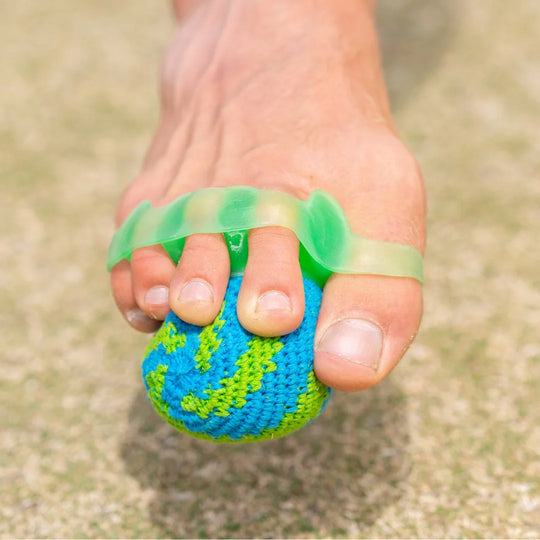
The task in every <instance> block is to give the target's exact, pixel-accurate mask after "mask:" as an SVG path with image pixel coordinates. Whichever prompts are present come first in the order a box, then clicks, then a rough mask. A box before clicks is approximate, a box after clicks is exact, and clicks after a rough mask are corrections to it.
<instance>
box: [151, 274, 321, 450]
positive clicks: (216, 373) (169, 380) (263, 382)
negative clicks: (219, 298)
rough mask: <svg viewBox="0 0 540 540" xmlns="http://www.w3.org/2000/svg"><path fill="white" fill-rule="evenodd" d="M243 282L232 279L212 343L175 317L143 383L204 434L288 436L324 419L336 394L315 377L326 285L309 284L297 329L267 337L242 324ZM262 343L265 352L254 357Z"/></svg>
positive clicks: (154, 347)
mask: <svg viewBox="0 0 540 540" xmlns="http://www.w3.org/2000/svg"><path fill="white" fill-rule="evenodd" d="M241 281H242V278H241V277H234V278H231V280H230V282H229V286H228V288H227V292H226V295H225V301H224V306H223V310H222V312H221V315H220V316H218V319H221V322H219V321H218V319H216V321H218V322H217V323H216V321H215V322H214V326H213V327H211V328H210V329H208V328H209V327H205V328H206V334H205V338H204V339H202V340H201V334H202V333H203V332H204V331H205V329H201V327H198V326H194V325H191V324H187V323H185V322H183V321H182V320H180V319H179V318H178V317H177V316H176V315H175V314H174V313H172V312H171V313H170V314H169V316H168V317H167V319H166V320H165V322H164V323H163V326H162V329H161V330H160V331H159V332H158V334H156V336H155V338H154V340H153V341H152V342H151V343H150V345H149V347H148V349H147V354H146V357H145V359H144V361H143V379H144V381H145V385H146V388H147V391H148V394H149V396H150V398H151V400H152V402H153V403H154V405H155V407H156V409H157V410H158V412H159V413H160V414H161V415H162V416H163V417H164V418H165V419H166V420H167V421H168V422H170V423H171V424H173V425H174V426H175V427H177V428H178V429H180V430H181V431H184V432H187V433H190V434H192V435H194V436H197V437H202V438H207V439H211V440H219V441H227V442H234V441H254V440H262V439H266V438H274V437H278V436H282V435H285V434H286V433H287V432H288V431H290V430H292V429H297V428H298V427H301V426H302V425H304V424H305V423H307V422H309V421H310V420H311V419H313V418H314V417H316V416H317V415H318V414H319V413H320V412H321V411H322V409H323V408H324V406H325V404H326V402H327V400H328V397H329V395H330V389H329V388H327V387H326V386H325V385H323V384H322V383H320V382H319V381H317V380H316V379H315V378H314V374H313V338H314V333H315V325H316V321H317V316H318V313H319V307H320V302H321V296H322V295H321V290H320V288H319V286H318V285H317V284H315V282H313V281H312V280H310V279H307V278H305V279H304V290H305V297H306V310H305V316H304V319H303V321H302V324H301V325H300V327H299V328H298V329H297V330H295V331H294V332H292V333H290V334H288V335H285V336H282V337H280V338H279V339H278V338H260V337H257V336H254V335H253V334H251V333H249V332H247V331H246V330H244V328H243V327H242V326H241V325H240V323H239V322H238V319H237V316H236V299H237V297H238V292H239V289H240V285H241ZM202 342H204V343H212V344H214V345H215V346H216V347H217V350H215V348H214V349H212V350H210V351H209V353H210V354H209V355H208V356H209V358H207V359H206V364H204V362H203V361H200V362H199V366H197V361H196V358H197V351H198V350H199V348H200V346H201V343H202ZM218 342H219V343H218ZM254 342H255V345H252V347H254V349H253V351H256V352H257V355H255V354H252V356H249V357H247V356H246V352H247V351H248V350H249V348H250V346H249V344H250V343H254ZM171 343H173V345H171ZM214 345H212V346H214ZM173 349H174V350H173ZM269 349H272V352H269V353H268V354H267V355H266V356H265V354H266V353H265V352H264V351H267V350H269ZM239 359H240V360H239ZM242 359H243V360H242ZM201 362H202V363H201ZM239 364H242V365H241V366H239ZM246 381H248V383H247V384H246ZM227 386H229V387H228V388H225V387H227ZM208 400H213V401H208ZM209 403H211V405H210V406H208V404H209Z"/></svg>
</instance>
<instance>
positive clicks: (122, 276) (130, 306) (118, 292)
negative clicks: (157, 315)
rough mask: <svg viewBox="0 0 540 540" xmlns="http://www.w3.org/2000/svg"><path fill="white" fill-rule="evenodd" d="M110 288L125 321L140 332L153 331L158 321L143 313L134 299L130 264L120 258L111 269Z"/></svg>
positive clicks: (157, 325)
mask: <svg viewBox="0 0 540 540" xmlns="http://www.w3.org/2000/svg"><path fill="white" fill-rule="evenodd" d="M111 288H112V292H113V297H114V300H115V302H116V305H117V306H118V309H119V310H120V312H121V313H122V315H123V316H124V318H125V319H126V321H127V322H128V323H129V324H130V325H131V326H132V327H133V328H135V330H139V331H140V332H155V331H156V330H157V328H158V327H159V322H158V321H156V320H155V319H152V318H150V317H148V315H146V313H144V312H143V311H142V310H141V309H140V308H139V306H138V305H137V302H136V300H135V295H134V294H133V284H132V278H131V266H130V264H129V262H128V261H126V260H122V261H120V262H119V263H118V264H116V265H115V266H114V267H113V268H112V270H111Z"/></svg>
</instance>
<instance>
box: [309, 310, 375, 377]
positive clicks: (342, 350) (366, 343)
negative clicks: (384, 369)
mask: <svg viewBox="0 0 540 540" xmlns="http://www.w3.org/2000/svg"><path fill="white" fill-rule="evenodd" d="M382 341H383V340H382V332H381V329H380V328H379V327H378V326H376V325H374V324H373V323H370V322H368V321H365V320H362V319H344V320H341V321H338V322H337V323H334V324H333V325H332V326H330V327H329V328H328V329H327V330H326V332H325V333H324V335H323V336H322V338H321V339H320V341H319V343H318V344H317V346H316V347H315V352H326V353H330V354H333V355H336V356H339V357H340V358H343V359H344V360H348V361H349V362H352V363H354V364H362V365H363V366H367V367H370V368H371V369H373V370H376V369H377V367H378V366H379V358H380V356H381V350H382Z"/></svg>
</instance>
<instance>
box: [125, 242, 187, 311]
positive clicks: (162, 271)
mask: <svg viewBox="0 0 540 540" xmlns="http://www.w3.org/2000/svg"><path fill="white" fill-rule="evenodd" d="M175 268H176V266H175V264H174V263H173V261H172V260H171V259H170V258H169V256H168V255H167V252H166V251H165V249H164V248H163V247H162V246H159V245H158V246H149V247H144V248H140V249H137V250H135V251H134V252H133V254H132V256H131V273H132V281H133V293H134V296H135V300H136V302H137V306H138V307H139V309H140V310H141V311H142V312H143V313H144V314H146V315H147V316H148V317H150V318H152V319H155V320H157V321H162V320H163V319H165V317H166V316H167V314H168V313H169V311H170V306H169V283H170V282H171V280H172V278H173V276H174V271H175Z"/></svg>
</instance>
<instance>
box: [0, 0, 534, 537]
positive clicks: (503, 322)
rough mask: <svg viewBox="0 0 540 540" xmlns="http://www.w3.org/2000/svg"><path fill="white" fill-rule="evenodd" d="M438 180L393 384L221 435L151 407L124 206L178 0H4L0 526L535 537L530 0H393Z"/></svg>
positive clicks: (431, 191) (395, 84)
mask: <svg viewBox="0 0 540 540" xmlns="http://www.w3.org/2000/svg"><path fill="white" fill-rule="evenodd" d="M379 20H380V27H381V39H382V43H383V51H384V61H385V69H386V73H387V79H388V84H389V87H390V91H391V97H392V102H393V104H394V110H395V114H396V121H397V123H398V126H399V128H400V131H401V134H402V136H403V137H404V139H405V141H406V142H407V144H408V145H409V146H410V147H411V149H412V150H413V152H414V153H415V155H416V156H417V157H418V159H419V161H420V163H421V165H422V168H423V171H424V174H425V176H426V181H427V186H428V195H429V209H430V214H429V230H430V236H429V245H428V251H427V257H426V268H425V270H426V276H427V281H426V286H425V300H426V313H425V318H424V323H423V327H422V331H421V333H420V335H419V337H418V339H417V342H416V343H415V344H414V345H413V347H412V348H411V349H410V351H409V352H408V354H407V356H406V358H405V359H404V360H403V362H402V363H401V365H400V366H399V368H398V369H397V370H396V371H395V372H394V373H393V374H392V375H391V376H390V378H389V379H388V380H387V381H385V382H384V383H383V384H381V385H380V386H378V387H377V388H375V389H373V390H370V391H367V392H364V393H360V394H356V395H346V394H339V395H337V396H336V397H335V399H334V400H333V403H331V405H330V406H329V407H328V409H327V411H326V412H325V414H324V415H323V417H322V418H321V419H320V420H319V421H317V422H316V423H314V424H312V425H311V426H310V427H308V428H306V429H305V430H303V431H301V432H299V433H298V434H297V435H293V436H291V437H289V438H286V439H284V440H279V441H275V442H270V443H262V444H258V445H248V446H233V447H231V446H216V445H213V444H211V443H205V442H201V441H197V440H194V439H190V438H186V437H184V436H181V435H179V434H177V433H175V432H174V431H173V430H172V428H169V427H168V426H166V425H164V424H163V423H162V422H161V421H160V420H159V419H158V417H157V416H156V415H155V414H154V413H153V411H152V410H151V409H150V407H149V405H148V404H147V402H146V400H145V397H144V394H143V392H142V382H141V380H140V374H139V361H140V358H141V353H142V351H143V348H144V346H145V343H146V341H147V339H148V338H147V337H146V336H141V335H137V334H135V333H134V332H131V331H130V330H129V329H128V327H127V326H126V325H125V324H124V323H123V321H122V320H121V318H120V316H119V315H118V314H117V313H116V310H115V308H114V306H113V302H112V300H111V298H110V293H109V287H108V277H107V275H106V273H105V270H104V263H105V256H106V250H107V246H108V241H109V239H110V235H111V233H112V230H113V223H112V216H113V213H114V208H115V202H116V199H117V197H118V194H119V193H120V191H121V189H122V187H123V186H124V185H125V184H126V183H127V182H128V181H129V179H130V178H132V177H133V176H134V175H135V173H136V172H137V170H138V167H139V165H140V161H141V157H142V155H143V153H144V151H145V147H146V144H147V143H148V140H149V138H150V135H151V132H152V129H153V126H154V125H155V122H156V119H157V112H158V100H157V82H156V81H157V77H156V75H157V70H158V65H159V61H160V57H161V52H162V50H163V48H164V46H165V43H166V41H167V38H168V36H170V34H171V31H172V21H171V17H170V13H169V10H168V5H167V3H166V2H161V3H156V2H151V1H149V0H146V1H144V0H137V1H135V0H123V1H122V2H110V1H108V0H92V1H87V2H76V3H75V2H71V1H69V0H49V1H48V2H46V3H44V2H35V1H32V0H18V1H17V2H3V3H1V4H0V50H1V53H0V55H1V58H2V61H1V62H0V81H1V86H0V186H1V192H0V216H1V218H0V239H1V240H0V255H1V259H2V261H3V262H2V264H1V265H0V305H2V307H3V309H2V310H1V312H0V334H1V339H2V351H1V352H0V358H1V362H2V376H1V380H0V490H1V491H0V534H1V535H2V537H81V538H82V537H91V538H95V537H108V538H113V537H126V538H132V537H164V536H168V537H171V536H172V537H174V536H176V537H239V538H242V537H291V538H292V537H295V538H300V537H372V538H379V537H381V538H387V537H415V538H426V537H453V538H461V537H475V538H481V537H482V538H490V537H515V538H537V537H538V536H539V535H540V485H539V478H540V456H539V449H540V406H539V398H538V387H539V383H540V367H539V366H540V339H539V329H540V249H539V244H540V242H539V241H540V237H539V225H540V178H539V176H540V136H539V131H538V126H539V125H540V100H539V98H538V96H539V95H540V52H539V51H540V47H539V45H540V43H539V40H538V27H539V25H540V3H538V2H537V1H536V0H515V1H514V2H511V3H510V2H506V1H504V0H490V1H489V2H471V1H466V0H452V1H451V2H450V1H448V0H431V1H430V2H425V1H423V0H381V1H380V8H379Z"/></svg>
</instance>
